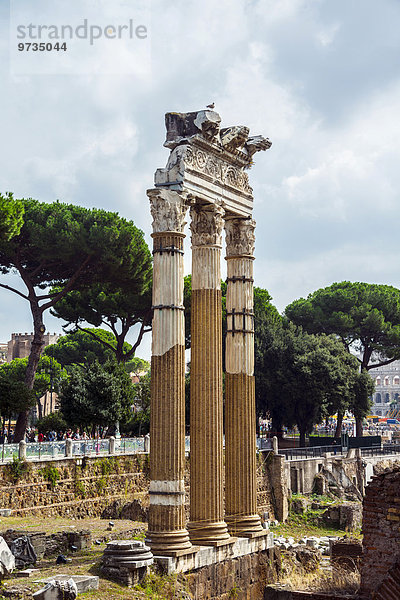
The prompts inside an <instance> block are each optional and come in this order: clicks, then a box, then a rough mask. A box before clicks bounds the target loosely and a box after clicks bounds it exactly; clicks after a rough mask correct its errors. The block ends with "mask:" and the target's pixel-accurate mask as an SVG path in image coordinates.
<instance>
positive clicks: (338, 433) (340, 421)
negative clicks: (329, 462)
mask: <svg viewBox="0 0 400 600" xmlns="http://www.w3.org/2000/svg"><path fill="white" fill-rule="evenodd" d="M343 416H344V415H343V413H341V412H338V414H337V421H336V430H335V438H340V436H341V435H342V424H343Z"/></svg>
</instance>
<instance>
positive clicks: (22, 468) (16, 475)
mask: <svg viewBox="0 0 400 600" xmlns="http://www.w3.org/2000/svg"><path fill="white" fill-rule="evenodd" d="M31 468H32V467H31V465H30V464H29V463H27V462H26V461H25V460H20V459H19V458H17V457H16V456H13V461H12V463H8V464H7V465H6V466H5V467H4V473H5V475H6V478H7V479H8V480H9V481H11V482H12V483H17V482H18V481H19V480H20V479H22V478H23V477H25V476H26V475H28V473H29V472H30V471H31Z"/></svg>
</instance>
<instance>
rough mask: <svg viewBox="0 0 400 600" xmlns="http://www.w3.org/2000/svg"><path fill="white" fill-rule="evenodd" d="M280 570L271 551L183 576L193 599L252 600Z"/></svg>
mask: <svg viewBox="0 0 400 600" xmlns="http://www.w3.org/2000/svg"><path fill="white" fill-rule="evenodd" d="M280 568H281V563H280V553H279V551H278V550H276V549H275V548H270V549H269V550H264V551H263V552H256V553H254V554H248V555H247V556H242V557H239V558H234V559H231V560H225V561H222V562H219V563H215V564H213V565H210V566H209V567H202V568H201V569H199V570H197V571H193V573H191V574H190V575H186V576H185V581H186V582H187V586H188V588H189V591H190V592H191V594H192V596H193V598H194V600H231V599H232V598H236V600H255V599H256V598H257V599H258V598H260V599H261V598H262V597H263V593H264V588H265V585H266V584H267V583H271V582H273V581H277V576H278V573H279V571H280Z"/></svg>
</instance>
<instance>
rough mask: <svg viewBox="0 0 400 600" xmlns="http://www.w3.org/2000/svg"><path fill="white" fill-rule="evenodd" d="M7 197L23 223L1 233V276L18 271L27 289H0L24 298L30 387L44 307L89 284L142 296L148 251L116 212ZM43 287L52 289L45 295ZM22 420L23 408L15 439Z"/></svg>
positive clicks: (136, 232)
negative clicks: (29, 328)
mask: <svg viewBox="0 0 400 600" xmlns="http://www.w3.org/2000/svg"><path fill="white" fill-rule="evenodd" d="M8 200H9V201H10V202H11V203H12V207H11V210H12V211H14V214H15V213H16V211H18V210H19V208H21V213H20V214H23V224H22V227H21V228H20V230H19V233H18V235H13V237H9V236H8V235H5V236H0V274H7V273H10V272H13V273H18V274H19V275H20V277H21V280H22V282H23V283H24V285H25V287H26V290H25V293H24V292H23V291H21V290H20V289H17V288H13V287H11V286H9V285H5V284H2V283H0V287H1V286H2V287H6V288H7V289H8V290H10V291H12V292H14V293H16V294H18V295H19V296H20V297H23V298H24V299H26V300H27V301H28V302H29V306H30V309H31V313H32V319H33V329H34V340H33V342H32V346H31V352H30V355H29V360H28V367H27V369H26V374H25V384H26V385H27V387H28V388H30V389H31V388H32V387H33V382H34V379H35V375H36V371H37V367H38V362H39V358H40V353H41V350H42V346H43V336H44V332H45V326H44V323H43V315H44V313H45V311H46V310H48V309H51V308H53V309H54V308H55V307H56V305H57V303H58V302H60V301H61V300H62V299H63V297H64V296H66V294H68V293H71V292H72V291H73V290H81V291H82V293H84V292H85V290H88V289H89V288H90V286H92V285H93V286H95V287H96V286H97V287H96V289H97V290H98V293H104V294H106V296H107V295H108V294H109V293H110V294H112V292H113V289H114V288H116V289H119V290H120V289H121V285H122V283H123V284H124V285H125V291H127V290H128V289H129V287H130V286H134V288H135V292H136V293H137V294H138V295H139V296H141V298H142V295H143V294H144V293H147V291H148V290H149V288H150V283H149V280H150V279H151V268H152V265H151V254H150V252H149V249H148V247H147V245H146V243H145V241H144V237H143V232H142V231H140V230H139V229H137V228H136V227H135V226H134V224H133V223H132V222H130V221H126V220H125V219H122V218H121V217H119V216H118V214H117V213H111V212H107V211H104V210H99V209H88V208H84V207H81V206H77V205H74V204H62V203H61V202H58V201H57V202H53V203H49V204H46V203H41V202H38V201H37V200H33V199H31V198H28V199H20V200H14V199H13V198H12V196H8ZM99 282H101V284H100V283H99ZM99 286H100V287H101V290H100V291H99ZM118 286H120V287H118ZM47 288H53V290H55V289H56V290H57V291H54V292H53V293H50V294H48V293H46V292H45V290H47ZM121 294H123V292H121ZM122 300H123V298H122V296H121V301H122ZM86 316H87V315H86V314H85V315H84V317H85V318H86ZM111 319H113V317H111ZM88 320H89V319H88ZM89 322H90V320H89ZM96 325H97V323H96ZM26 423H27V413H26V411H24V412H23V413H20V415H19V418H18V421H17V425H16V438H17V441H19V440H20V439H22V438H23V436H24V432H25V428H26Z"/></svg>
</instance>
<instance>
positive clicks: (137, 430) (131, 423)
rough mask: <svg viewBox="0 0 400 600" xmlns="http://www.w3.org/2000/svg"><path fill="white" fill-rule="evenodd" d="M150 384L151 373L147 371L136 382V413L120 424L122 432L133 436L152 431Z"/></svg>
mask: <svg viewBox="0 0 400 600" xmlns="http://www.w3.org/2000/svg"><path fill="white" fill-rule="evenodd" d="M150 386H151V374H150V372H149V373H146V375H144V376H143V377H141V378H140V381H139V383H135V384H134V386H133V388H134V407H135V411H134V413H133V414H132V415H131V416H130V417H129V419H127V420H126V421H124V422H122V423H121V424H120V429H121V432H122V433H124V434H129V435H132V436H136V435H145V434H146V433H148V432H149V431H150Z"/></svg>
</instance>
